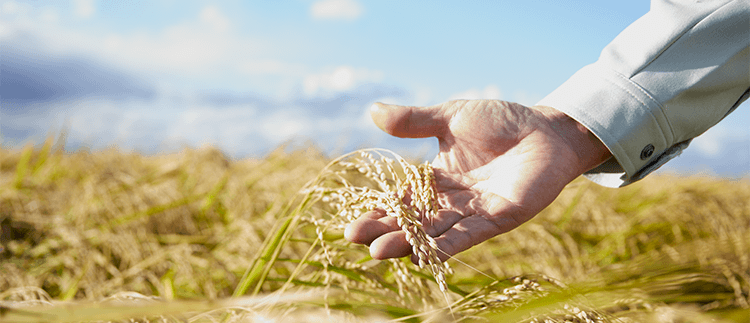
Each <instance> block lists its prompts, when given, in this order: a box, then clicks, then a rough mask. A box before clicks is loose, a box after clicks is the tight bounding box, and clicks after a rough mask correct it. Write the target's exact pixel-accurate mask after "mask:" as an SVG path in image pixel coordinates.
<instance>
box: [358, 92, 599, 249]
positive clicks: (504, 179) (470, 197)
mask: <svg viewBox="0 0 750 323" xmlns="http://www.w3.org/2000/svg"><path fill="white" fill-rule="evenodd" d="M371 114H372V117H373V120H374V121H375V123H376V124H377V125H378V126H379V127H380V128H381V129H383V130H384V131H386V132H387V133H389V134H391V135H394V136H397V137H409V138H422V137H437V138H438V141H439V144H440V153H439V154H438V155H437V157H436V158H435V160H434V162H433V166H434V167H435V177H436V183H437V191H438V199H439V204H440V210H439V211H438V213H437V217H436V218H434V219H431V220H426V221H423V223H424V225H425V226H424V228H425V230H426V231H427V233H428V234H430V235H432V236H433V237H436V238H435V240H436V241H437V243H438V246H439V247H440V249H441V250H442V251H444V252H445V253H446V254H445V255H441V256H442V257H443V258H446V257H447V255H453V254H456V253H458V252H461V251H463V250H466V249H468V248H470V247H472V246H474V245H476V244H479V243H481V242H483V241H485V240H487V239H490V238H492V237H494V236H496V235H498V234H501V233H504V232H507V231H510V230H512V229H513V228H515V227H517V226H519V225H521V224H522V223H524V222H526V221H528V220H529V219H531V218H532V217H533V216H534V215H536V214H537V213H539V211H541V210H542V209H544V208H545V207H546V206H547V205H549V204H550V203H552V201H553V200H554V199H555V197H557V195H558V194H559V193H560V191H561V190H562V189H563V187H565V185H566V184H568V183H569V182H570V181H572V180H573V179H575V178H576V177H577V176H578V175H580V174H582V173H583V172H585V171H586V170H588V169H589V168H591V167H593V166H596V165H597V164H599V163H601V162H602V161H604V160H606V158H608V157H609V152H608V151H607V149H606V148H605V147H604V145H602V144H601V142H599V141H598V140H597V139H596V138H595V137H593V136H592V135H590V134H589V133H588V132H587V131H586V130H585V129H584V128H582V127H580V125H579V124H578V123H577V122H575V121H574V120H572V119H570V118H568V117H567V116H565V115H564V114H562V113H560V112H558V111H556V110H554V109H551V108H548V107H531V108H528V107H525V106H522V105H520V104H516V103H511V102H506V101H497V100H471V101H465V100H460V101H450V102H447V103H444V104H441V105H436V106H431V107H402V106H393V105H383V104H376V105H375V106H373V109H372V111H371ZM346 238H347V239H348V240H350V241H352V242H356V243H363V244H368V245H370V253H371V255H372V257H373V258H376V259H384V258H393V257H402V256H405V255H408V254H410V253H411V246H410V245H409V244H408V243H407V242H406V240H405V238H404V233H403V232H402V231H401V230H400V228H399V226H398V225H397V223H396V221H395V219H394V218H391V217H387V216H385V213H384V212H383V211H382V210H373V211H371V212H368V213H367V214H365V215H364V216H363V217H361V218H360V219H359V220H357V221H355V222H354V223H352V224H351V225H350V226H349V227H348V228H347V230H346Z"/></svg>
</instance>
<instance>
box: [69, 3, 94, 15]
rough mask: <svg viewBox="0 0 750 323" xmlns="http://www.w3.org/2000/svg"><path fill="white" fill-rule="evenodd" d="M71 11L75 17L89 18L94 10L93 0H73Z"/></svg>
mask: <svg viewBox="0 0 750 323" xmlns="http://www.w3.org/2000/svg"><path fill="white" fill-rule="evenodd" d="M73 12H74V13H75V15H76V16H77V17H80V18H90V17H91V16H93V15H94V12H96V8H94V0H73Z"/></svg>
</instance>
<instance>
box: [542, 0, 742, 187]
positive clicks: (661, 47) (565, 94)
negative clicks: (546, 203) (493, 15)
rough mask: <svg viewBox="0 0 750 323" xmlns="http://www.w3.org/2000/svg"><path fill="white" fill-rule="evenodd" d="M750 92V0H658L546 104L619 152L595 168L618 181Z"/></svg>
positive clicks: (657, 161) (597, 174)
mask: <svg viewBox="0 0 750 323" xmlns="http://www.w3.org/2000/svg"><path fill="white" fill-rule="evenodd" d="M749 94H750V0H732V1H728V0H709V1H698V0H693V1H687V0H652V2H651V10H650V11H649V12H648V13H647V14H646V15H644V16H643V17H641V18H640V19H638V20H637V21H635V22H634V23H633V24H632V25H630V26H628V28H626V29H625V30H624V31H623V32H622V33H620V35H618V36H617V37H616V38H615V39H614V40H613V41H612V43H610V44H609V45H607V47H605V48H604V50H603V51H602V53H601V56H600V57H599V59H598V60H597V61H596V62H595V63H593V64H591V65H588V66H585V67H584V68H582V69H581V70H580V71H578V72H576V73H575V74H574V75H573V76H572V77H571V78H570V79H569V80H567V81H566V82H565V83H563V84H562V85H561V86H560V87H559V88H557V89H556V90H555V91H553V92H552V93H550V94H549V95H548V96H547V97H545V98H544V99H542V101H540V102H539V103H538V105H544V106H550V107H553V108H555V109H557V110H559V111H561V112H563V113H565V114H567V115H569V116H570V117H572V118H573V119H575V120H577V121H578V122H580V123H581V124H583V125H584V126H585V127H587V128H588V129H589V130H590V131H591V132H592V133H593V134H594V135H596V136H597V137H598V138H599V139H600V140H601V141H602V142H603V143H604V144H605V145H606V146H607V148H608V149H609V150H610V152H612V156H613V158H612V159H610V160H608V161H607V162H605V163H603V164H602V165H600V166H598V167H596V168H594V169H592V170H590V171H589V172H587V173H586V174H585V176H586V177H588V178H589V179H591V180H593V181H594V182H597V183H599V184H601V185H605V186H610V187H617V186H624V185H627V184H629V183H632V182H634V181H637V180H639V179H641V178H643V177H644V176H646V175H647V174H649V173H650V172H652V171H653V170H655V169H656V168H658V167H659V166H661V165H663V164H664V163H666V162H667V161H668V160H670V159H672V158H674V157H675V156H677V155H678V154H679V153H680V152H681V151H682V150H683V149H684V148H686V147H687V145H688V144H689V143H690V140H691V139H692V138H694V137H696V136H698V135H700V134H702V133H703V132H705V131H706V130H708V128H710V127H712V126H713V125H715V124H716V123H718V122H719V121H721V119H722V118H724V117H725V116H726V115H727V114H729V113H730V112H732V111H733V110H734V108H736V107H737V106H738V105H739V104H740V103H742V101H744V100H745V99H747V98H748V95H749Z"/></svg>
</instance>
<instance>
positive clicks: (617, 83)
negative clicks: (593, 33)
mask: <svg viewBox="0 0 750 323" xmlns="http://www.w3.org/2000/svg"><path fill="white" fill-rule="evenodd" d="M538 105H543V106H549V107H552V108H554V109H557V110H559V111H561V112H563V113H565V114H567V115H568V116H570V117H571V118H573V119H575V120H576V121H578V122H579V123H581V124H582V125H583V126H585V127H586V128H588V129H589V131H591V132H592V133H593V134H594V135H595V136H597V137H598V138H599V140H601V141H602V143H604V145H605V146H607V148H608V149H609V151H610V152H611V153H612V156H613V158H611V159H610V160H608V161H606V162H604V163H603V164H601V165H599V166H598V167H596V168H594V169H591V170H590V171H588V172H586V174H584V175H585V176H586V177H587V178H589V179H590V180H592V181H594V182H596V183H598V184H601V185H603V186H608V187H620V186H625V185H628V184H630V183H632V182H635V181H637V180H639V179H641V178H643V177H645V176H646V175H648V174H649V173H651V172H652V171H654V170H656V169H657V168H659V167H660V166H661V165H663V164H664V163H666V162H667V161H668V160H670V159H672V158H674V157H676V156H677V155H679V153H680V152H681V151H682V150H683V149H684V148H686V147H687V145H688V144H689V142H690V141H689V140H688V141H684V142H680V143H675V142H674V141H675V136H674V134H673V132H672V128H671V126H670V124H669V120H668V119H667V117H666V115H665V113H664V110H663V107H662V106H661V104H659V103H658V102H657V101H656V100H655V99H654V98H653V97H652V96H651V95H650V94H649V93H648V92H647V91H645V90H644V89H643V88H642V87H641V86H639V85H638V84H636V83H635V82H633V81H632V80H630V79H628V78H627V77H625V76H623V75H621V74H619V73H617V72H616V71H613V70H610V69H604V68H600V67H599V66H597V64H596V63H594V64H592V65H588V66H586V67H584V68H582V69H581V70H579V71H578V72H577V73H575V74H574V75H573V76H572V77H571V78H570V79H569V80H567V81H566V82H565V83H563V84H562V85H561V86H560V87H558V88H557V89H556V90H555V91H553V92H552V93H550V94H549V95H547V96H546V97H545V98H544V99H542V100H541V101H540V102H539V103H538Z"/></svg>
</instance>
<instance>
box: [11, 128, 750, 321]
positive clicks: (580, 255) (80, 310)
mask: <svg viewBox="0 0 750 323" xmlns="http://www.w3.org/2000/svg"><path fill="white" fill-rule="evenodd" d="M433 181H434V178H433V175H432V170H431V167H430V166H429V164H421V165H417V164H415V163H411V162H409V161H407V159H404V158H401V157H399V156H398V155H395V154H393V153H391V152H388V151H385V150H380V149H367V150H361V151H357V152H353V153H351V154H347V155H344V156H341V157H339V158H336V159H333V160H330V159H329V158H327V157H326V156H324V155H323V154H321V153H320V152H318V151H316V150H315V149H307V150H292V149H288V148H285V147H280V148H279V149H277V150H276V151H274V152H272V153H270V154H269V155H268V156H266V157H264V158H262V159H245V160H232V159H230V158H227V157H226V156H225V155H224V154H223V153H221V152H220V151H218V150H216V149H214V148H211V147H205V148H201V149H185V150H183V151H181V152H178V153H174V154H163V155H156V156H143V155H140V154H138V153H125V152H122V151H118V150H115V149H112V150H107V151H98V152H89V151H77V152H65V151H63V149H62V144H61V143H55V142H54V141H53V140H48V141H47V142H45V143H44V144H43V145H40V146H38V147H33V146H27V147H25V148H23V149H20V150H10V149H4V148H3V149H0V227H1V228H2V231H1V235H0V240H1V242H2V243H1V244H0V247H1V248H2V250H1V251H0V322H39V321H45V322H72V321H96V322H108V321H118V322H119V321H124V322H132V321H139V322H268V321H312V320H323V321H341V322H361V321H365V322H367V321H410V322H411V321H415V322H416V321H419V322H443V321H460V322H463V321H499V322H703V321H717V322H722V321H726V322H746V321H747V317H750V312H748V308H749V307H750V306H749V305H748V302H749V301H750V259H749V258H748V254H750V252H749V251H750V202H749V201H750V182H748V180H747V179H739V180H727V179H717V178H709V177H689V178H688V177H674V176H666V175H661V176H651V177H649V178H647V179H645V180H643V181H642V182H641V183H636V184H634V185H631V186H629V187H626V188H623V189H617V190H613V189H606V188H602V187H598V186H596V185H594V184H591V183H589V182H587V181H585V180H577V181H575V182H573V183H571V184H570V185H569V186H568V187H567V188H566V189H565V190H564V191H563V193H562V194H561V195H560V197H559V198H558V199H557V200H556V201H555V202H554V203H553V204H552V205H550V206H549V207H548V208H547V209H545V210H544V211H542V212H541V213H540V214H539V215H537V217H536V218H535V219H533V220H531V221H530V222H528V223H526V224H524V225H522V226H521V227H519V228H518V229H516V230H514V231H512V232H509V233H507V234H503V235H501V236H498V237H496V238H494V239H492V240H490V241H487V242H485V243H484V244H482V245H480V246H477V247H475V248H472V249H470V250H468V251H466V252H464V253H462V254H460V255H457V256H456V257H455V258H451V259H449V260H447V261H445V262H443V261H441V260H440V258H439V257H437V256H438V255H439V253H440V251H439V250H438V249H437V246H436V245H435V244H434V240H432V237H430V236H429V235H427V234H425V232H424V231H423V230H422V229H421V224H422V223H424V222H423V221H429V220H430V218H431V217H432V216H433V214H434V212H435V211H436V210H437V209H438V208H439V205H438V204H437V203H436V198H435V188H434V184H433ZM374 208H380V209H382V210H384V211H385V212H386V214H387V215H388V216H391V217H394V218H396V219H397V220H396V221H398V222H399V225H400V227H401V229H402V230H404V231H405V232H406V235H407V239H408V241H409V243H410V244H411V245H412V247H413V252H414V254H415V255H417V257H416V259H417V261H416V262H417V263H416V264H414V263H412V261H411V260H410V259H409V258H408V257H406V258H402V259H391V260H384V261H379V260H374V259H372V258H371V257H370V256H369V252H368V250H367V247H365V246H361V245H353V244H350V243H348V242H346V241H345V240H344V239H343V231H344V228H345V226H346V224H348V223H349V222H351V221H352V220H354V219H355V218H357V217H359V216H361V215H362V214H363V213H364V212H366V211H369V210H372V209H374ZM448 264H450V265H448Z"/></svg>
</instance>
